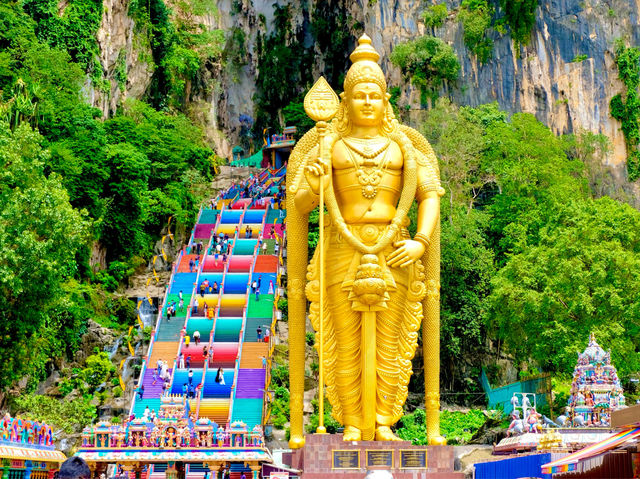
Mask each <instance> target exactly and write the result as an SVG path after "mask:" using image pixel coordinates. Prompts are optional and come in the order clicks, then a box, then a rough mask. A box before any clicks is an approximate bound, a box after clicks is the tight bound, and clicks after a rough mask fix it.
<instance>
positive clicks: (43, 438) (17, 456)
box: [0, 414, 67, 479]
mask: <svg viewBox="0 0 640 479" xmlns="http://www.w3.org/2000/svg"><path fill="white" fill-rule="evenodd" d="M66 459H67V458H66V456H65V455H64V454H63V453H62V452H60V451H56V449H55V446H54V444H53V431H52V430H51V426H49V425H48V424H45V423H43V422H39V421H30V420H28V419H22V418H19V417H16V418H13V417H11V416H9V414H5V416H4V417H3V418H2V419H1V420H0V477H2V478H3V479H53V478H54V476H55V474H56V472H57V471H58V469H59V468H60V464H61V463H63V462H64V461H65V460H66Z"/></svg>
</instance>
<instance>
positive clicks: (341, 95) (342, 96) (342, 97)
mask: <svg viewBox="0 0 640 479" xmlns="http://www.w3.org/2000/svg"><path fill="white" fill-rule="evenodd" d="M345 97H346V95H345V94H344V92H342V93H340V99H341V100H344V99H345Z"/></svg>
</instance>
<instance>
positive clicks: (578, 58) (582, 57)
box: [571, 53, 589, 63]
mask: <svg viewBox="0 0 640 479" xmlns="http://www.w3.org/2000/svg"><path fill="white" fill-rule="evenodd" d="M587 58H589V55H587V54H586V53H583V54H581V55H576V56H575V57H574V59H573V60H571V61H572V62H573V63H580V62H583V61H585V60H586V59H587Z"/></svg>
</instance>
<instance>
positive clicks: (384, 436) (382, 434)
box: [376, 426, 402, 441]
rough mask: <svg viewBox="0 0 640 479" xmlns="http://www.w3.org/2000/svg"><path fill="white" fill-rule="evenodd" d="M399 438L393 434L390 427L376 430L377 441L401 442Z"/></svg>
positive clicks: (381, 427) (380, 427)
mask: <svg viewBox="0 0 640 479" xmlns="http://www.w3.org/2000/svg"><path fill="white" fill-rule="evenodd" d="M401 440H402V439H400V438H399V437H398V436H396V435H395V434H394V433H392V432H391V428H390V427H389V426H379V427H378V428H377V429H376V441H401Z"/></svg>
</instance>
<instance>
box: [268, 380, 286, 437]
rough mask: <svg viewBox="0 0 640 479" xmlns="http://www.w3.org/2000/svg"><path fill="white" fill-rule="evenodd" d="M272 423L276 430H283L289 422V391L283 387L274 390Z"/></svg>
mask: <svg viewBox="0 0 640 479" xmlns="http://www.w3.org/2000/svg"><path fill="white" fill-rule="evenodd" d="M271 418H272V419H271V421H272V423H273V426H274V427H275V428H276V429H283V428H284V425H285V424H286V423H287V422H288V421H289V390H288V389H287V388H285V387H283V386H277V387H276V388H275V389H274V399H273V401H272V402H271Z"/></svg>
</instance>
